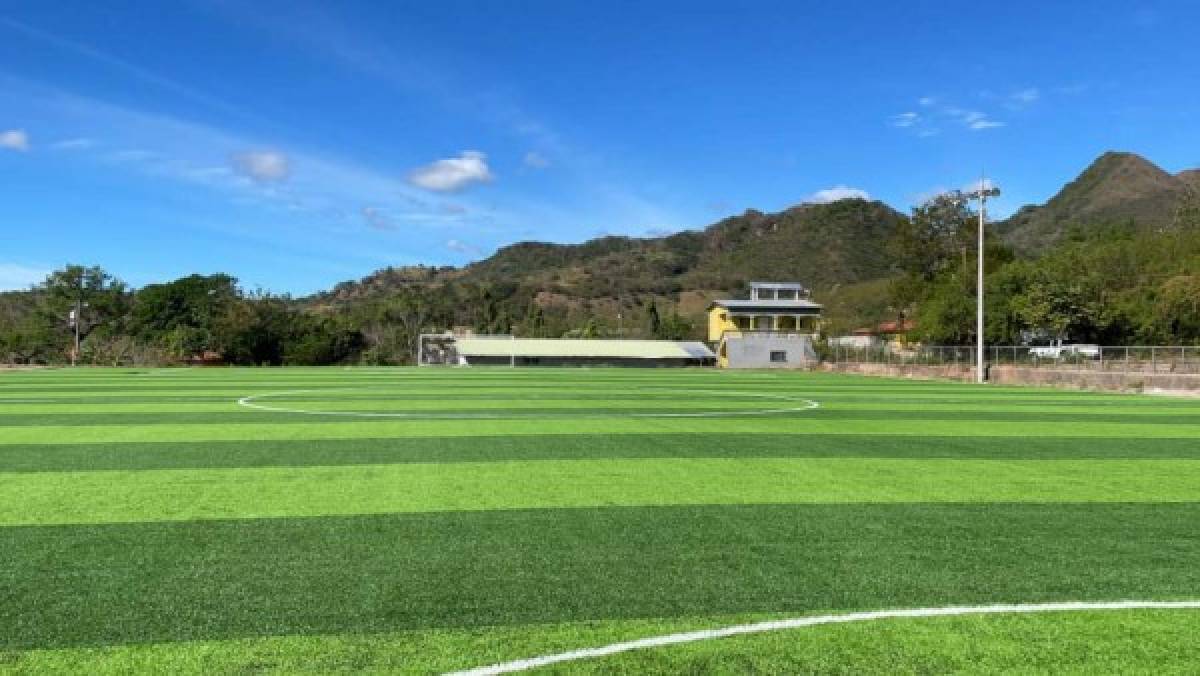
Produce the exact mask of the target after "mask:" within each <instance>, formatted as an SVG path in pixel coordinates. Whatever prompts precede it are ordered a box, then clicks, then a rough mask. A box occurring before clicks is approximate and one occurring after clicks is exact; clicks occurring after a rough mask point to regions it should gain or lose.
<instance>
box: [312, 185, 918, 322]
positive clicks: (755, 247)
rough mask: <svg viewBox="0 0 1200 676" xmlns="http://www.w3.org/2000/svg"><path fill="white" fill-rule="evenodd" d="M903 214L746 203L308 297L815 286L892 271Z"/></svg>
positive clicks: (838, 205)
mask: <svg viewBox="0 0 1200 676" xmlns="http://www.w3.org/2000/svg"><path fill="white" fill-rule="evenodd" d="M903 218H904V216H903V215H901V214H900V213H899V212H897V211H896V210H894V209H892V208H891V207H889V206H887V205H886V204H884V203H882V202H869V201H865V200H860V199H851V200H841V201H838V202H833V203H830V204H802V205H800V206H796V207H793V208H790V209H787V210H785V211H781V212H777V213H762V212H759V211H754V210H748V211H746V212H745V213H743V214H741V215H740V216H733V217H730V218H726V219H724V220H721V221H719V222H717V223H714V224H713V225H711V226H709V227H707V228H705V229H704V230H702V231H685V232H680V233H676V234H673V235H669V236H666V237H655V238H632V237H601V238H598V239H593V240H590V241H588V242H584V243H582V244H549V243H544V242H521V243H518V244H513V245H511V246H507V247H504V248H502V249H500V250H499V251H497V252H496V253H495V254H494V255H492V256H491V257H489V258H487V259H485V260H482V261H479V262H477V263H472V264H471V265H468V266H466V267H465V268H462V269H455V268H427V267H425V268H422V267H416V268H412V267H410V268H388V269H384V270H380V271H377V272H375V273H373V274H371V275H368V276H367V277H364V278H363V279H362V280H359V281H357V282H347V283H343V284H339V285H338V286H337V287H335V288H334V289H333V290H332V291H330V292H328V293H324V294H319V295H317V296H315V297H314V298H313V301H314V302H315V303H317V304H322V305H324V304H333V305H339V304H343V303H346V302H353V301H355V300H360V299H365V298H370V297H375V296H378V295H381V294H387V293H388V292H389V291H390V290H394V289H395V288H398V287H411V286H414V285H416V286H423V285H439V284H445V283H453V282H459V283H470V284H480V285H488V286H494V287H501V288H504V289H513V288H514V287H517V288H529V289H535V290H537V291H541V292H547V293H552V294H559V295H562V296H566V297H569V298H576V299H596V298H606V297H610V298H616V297H621V296H626V295H639V294H648V295H666V294H674V293H678V292H680V291H688V290H725V291H737V290H741V288H742V287H743V286H744V285H745V284H746V282H748V281H750V280H751V279H788V280H791V279H796V280H799V281H803V282H805V283H807V284H809V285H810V286H813V287H815V288H827V287H832V286H834V285H839V284H851V283H855V282H860V281H865V280H872V279H878V278H881V277H885V276H887V275H889V274H891V273H892V272H894V269H893V266H892V261H891V260H890V258H889V256H888V254H887V243H888V241H889V240H890V239H891V237H892V236H893V235H894V233H895V231H896V228H897V225H898V224H899V223H900V222H901V221H902V220H903Z"/></svg>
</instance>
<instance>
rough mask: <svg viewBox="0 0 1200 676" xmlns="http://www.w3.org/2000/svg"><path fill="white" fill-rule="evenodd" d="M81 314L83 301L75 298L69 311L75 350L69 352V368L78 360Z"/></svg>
mask: <svg viewBox="0 0 1200 676" xmlns="http://www.w3.org/2000/svg"><path fill="white" fill-rule="evenodd" d="M82 314H83V301H82V300H81V299H80V298H79V297H78V296H76V297H75V309H74V310H71V328H73V329H75V349H73V350H71V366H75V362H76V360H77V359H78V358H79V320H80V319H81V317H80V315H82Z"/></svg>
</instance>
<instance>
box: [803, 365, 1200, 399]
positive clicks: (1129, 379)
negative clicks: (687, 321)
mask: <svg viewBox="0 0 1200 676" xmlns="http://www.w3.org/2000/svg"><path fill="white" fill-rule="evenodd" d="M819 370H822V371H829V372H831V373H857V374H860V375H867V376H886V377H891V378H911V379H913V380H958V381H962V382H974V381H975V369H974V368H972V367H971V366H970V365H957V366H955V365H949V366H918V365H896V364H831V363H827V362H826V363H822V364H821V365H820V367H819ZM988 379H989V382H992V383H995V384H997V385H1041V386H1047V387H1065V388H1070V389H1080V390H1105V391H1111V392H1146V393H1149V394H1179V395H1185V396H1200V374H1189V375H1185V374H1172V373H1138V372H1130V373H1122V372H1118V371H1073V370H1070V369H1054V368H1027V367H1022V366H1001V365H995V366H992V367H991V368H990V369H989V370H988Z"/></svg>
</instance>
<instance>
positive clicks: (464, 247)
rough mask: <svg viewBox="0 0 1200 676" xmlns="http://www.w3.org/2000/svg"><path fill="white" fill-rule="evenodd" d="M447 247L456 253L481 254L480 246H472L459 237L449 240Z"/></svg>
mask: <svg viewBox="0 0 1200 676" xmlns="http://www.w3.org/2000/svg"><path fill="white" fill-rule="evenodd" d="M446 248H447V249H449V250H451V251H453V252H455V253H460V254H467V255H468V256H475V255H478V254H479V247H476V246H472V245H470V244H467V243H466V242H462V241H459V240H457V239H452V240H449V241H447V242H446Z"/></svg>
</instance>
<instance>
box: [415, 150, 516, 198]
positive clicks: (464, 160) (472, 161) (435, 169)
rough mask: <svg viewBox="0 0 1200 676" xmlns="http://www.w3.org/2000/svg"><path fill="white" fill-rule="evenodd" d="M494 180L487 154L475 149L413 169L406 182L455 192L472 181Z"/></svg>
mask: <svg viewBox="0 0 1200 676" xmlns="http://www.w3.org/2000/svg"><path fill="white" fill-rule="evenodd" d="M493 180H495V176H494V175H493V174H492V170H491V169H489V168H488V165H487V155H485V154H483V153H481V152H479V151H477V150H464V151H463V152H462V154H461V155H459V156H458V157H450V158H447V159H444V160H437V161H435V162H432V163H430V164H427V165H425V166H423V167H418V168H417V169H414V170H413V171H412V173H410V174H409V175H408V182H409V183H412V184H413V185H415V186H417V187H418V188H424V189H426V190H432V191H434V192H455V191H458V190H462V189H463V188H466V187H467V186H469V185H471V184H472V183H490V182H491V181H493Z"/></svg>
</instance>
